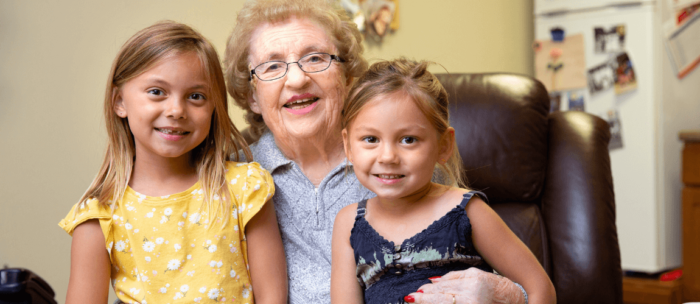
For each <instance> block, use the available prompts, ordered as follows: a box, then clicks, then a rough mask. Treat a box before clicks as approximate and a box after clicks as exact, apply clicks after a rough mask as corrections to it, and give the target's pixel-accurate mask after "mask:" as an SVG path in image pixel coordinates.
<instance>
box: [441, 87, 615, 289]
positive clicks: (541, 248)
mask: <svg viewBox="0 0 700 304" xmlns="http://www.w3.org/2000/svg"><path fill="white" fill-rule="evenodd" d="M436 76H437V77H438V79H439V80H440V82H441V83H442V84H443V86H444V87H445V89H446V90H447V93H448V95H449V98H450V123H451V124H452V127H454V128H455V136H456V140H457V143H458V148H459V152H460V155H461V156H462V159H463V161H464V169H465V173H466V176H467V179H468V183H469V187H470V188H472V189H476V190H481V191H484V192H485V193H486V195H487V196H488V197H489V203H490V204H491V206H492V207H493V209H494V210H495V211H496V212H497V213H498V214H499V215H500V216H501V218H503V220H504V221H505V222H506V224H507V225H508V226H509V227H510V228H511V230H513V231H514V232H515V234H516V235H517V236H518V237H519V238H520V239H521V240H522V241H523V242H524V243H525V244H526V245H527V246H528V247H529V248H530V250H532V252H533V253H534V254H535V256H536V257H537V259H538V260H539V261H540V263H541V264H542V266H543V267H544V269H545V271H546V272H547V274H548V275H549V276H550V278H551V279H552V282H553V283H554V286H555V289H556V291H557V301H558V303H622V269H621V264H620V249H619V244H618V240H617V228H616V226H615V197H614V193H613V187H612V185H613V184H612V175H611V172H610V158H609V153H608V142H609V139H610V130H609V126H608V124H607V123H606V122H605V121H604V120H602V119H600V118H598V117H596V116H593V115H590V114H587V113H583V112H571V111H569V112H554V113H552V114H549V113H548V111H549V96H548V93H547V91H546V89H545V88H544V86H543V85H542V84H541V83H539V82H538V81H537V80H535V79H533V78H530V77H527V76H522V75H515V74H502V73H497V74H451V75H448V74H438V75H436Z"/></svg>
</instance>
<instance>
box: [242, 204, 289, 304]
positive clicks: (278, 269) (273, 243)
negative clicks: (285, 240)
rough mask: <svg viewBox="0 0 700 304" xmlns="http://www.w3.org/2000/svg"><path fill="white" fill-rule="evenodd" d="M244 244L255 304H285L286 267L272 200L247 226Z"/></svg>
mask: <svg viewBox="0 0 700 304" xmlns="http://www.w3.org/2000/svg"><path fill="white" fill-rule="evenodd" d="M246 240H247V242H248V262H249V265H250V277H251V278H250V279H251V284H252V285H253V296H254V297H255V302H256V303H260V304H264V303H274V304H278V303H287V264H286V261H285V256H284V246H283V245H282V237H281V236H280V230H279V226H277V215H276V214H275V206H274V203H273V202H272V200H268V201H267V202H266V203H265V205H263V207H262V209H260V211H259V212H258V213H257V214H256V215H255V216H254V217H253V218H252V219H251V220H250V222H248V225H247V227H246Z"/></svg>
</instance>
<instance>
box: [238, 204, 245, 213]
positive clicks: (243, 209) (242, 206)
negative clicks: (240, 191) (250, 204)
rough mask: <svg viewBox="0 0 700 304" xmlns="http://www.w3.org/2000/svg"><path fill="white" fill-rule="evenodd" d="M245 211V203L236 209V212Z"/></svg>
mask: <svg viewBox="0 0 700 304" xmlns="http://www.w3.org/2000/svg"><path fill="white" fill-rule="evenodd" d="M243 211H245V204H242V205H241V208H239V209H238V213H243Z"/></svg>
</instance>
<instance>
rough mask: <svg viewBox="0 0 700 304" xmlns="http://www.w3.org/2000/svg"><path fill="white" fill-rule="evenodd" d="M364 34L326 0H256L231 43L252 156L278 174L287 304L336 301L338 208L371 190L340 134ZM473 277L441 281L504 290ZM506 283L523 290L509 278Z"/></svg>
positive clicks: (463, 288) (363, 65) (233, 81)
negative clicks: (253, 140) (333, 267)
mask: <svg viewBox="0 0 700 304" xmlns="http://www.w3.org/2000/svg"><path fill="white" fill-rule="evenodd" d="M361 41H362V36H361V35H360V32H359V31H358V30H357V27H356V26H355V24H354V23H353V22H352V21H350V19H349V18H348V17H347V16H346V15H345V13H344V12H343V11H342V10H338V9H337V8H335V7H333V6H332V5H330V4H329V3H328V1H327V0H293V1H289V0H269V1H264V0H262V1H261V0H259V1H249V2H247V3H246V4H245V6H244V7H243V9H242V10H241V11H240V12H239V14H238V19H237V24H236V27H235V29H234V30H233V33H232V34H231V37H230V38H229V41H228V45H227V47H226V55H225V70H226V78H227V81H228V84H227V85H228V92H229V93H230V94H231V96H233V98H234V99H235V101H236V103H237V104H238V105H239V106H240V107H242V108H243V109H245V110H246V112H247V115H246V119H247V121H248V123H250V129H249V132H250V133H251V134H252V135H253V136H254V137H256V138H259V139H258V140H257V142H256V143H255V144H253V145H252V146H251V150H252V152H253V157H254V160H255V161H257V162H259V163H260V164H261V165H262V166H263V167H264V168H265V169H267V170H268V171H270V173H271V174H272V176H273V178H274V180H275V185H276V189H277V190H276V192H275V195H274V197H273V200H274V202H275V208H276V210H277V218H278V221H279V226H280V230H281V233H282V239H283V242H284V248H285V251H286V255H287V268H288V275H289V301H290V303H329V302H330V276H331V235H332V231H333V221H334V219H335V216H336V214H337V213H338V211H339V210H340V209H342V208H343V207H345V206H347V205H349V204H351V203H355V202H358V201H360V200H363V199H367V198H371V197H373V196H374V194H373V193H372V192H370V191H369V190H367V189H366V188H364V187H362V185H360V183H359V182H358V181H357V179H356V178H355V175H354V174H353V173H352V170H346V169H348V163H347V162H346V161H345V154H344V151H343V142H342V137H341V124H340V117H341V109H342V108H343V100H344V98H345V97H346V94H347V92H348V91H349V88H350V86H351V85H352V83H353V80H354V79H356V78H357V77H358V76H360V75H361V74H362V73H363V72H364V71H365V70H366V69H367V62H366V61H365V60H364V59H363V58H362V56H361V54H362V51H363V48H362V44H361ZM470 275H471V274H463V275H455V276H454V277H455V279H456V280H460V279H461V280H463V283H464V284H455V282H456V281H452V283H449V282H448V283H444V282H439V283H435V285H440V284H444V285H445V288H447V289H445V288H443V290H445V291H449V293H452V294H459V293H468V294H476V291H478V293H479V294H485V295H490V296H492V295H493V294H494V290H498V288H496V287H497V286H496V285H497V284H498V282H499V281H498V280H497V279H494V278H496V276H495V275H493V274H487V273H483V272H482V274H480V275H482V276H480V277H478V278H477V279H470V278H469V276H470ZM484 278H485V279H484ZM467 281H469V283H468V284H467ZM474 282H477V283H479V284H480V285H479V284H473V283H474ZM508 282H510V281H508ZM448 285H449V286H459V288H460V290H451V289H450V288H448V287H449V286H448ZM472 285H473V286H472ZM475 286H480V287H475ZM501 287H503V284H501ZM506 287H509V288H510V287H512V288H515V290H516V291H517V292H520V290H519V289H518V287H516V286H515V285H513V284H512V282H510V285H507V286H506ZM452 289H454V287H452ZM504 290H508V288H505V289H504ZM421 301H423V302H425V303H428V302H429V301H431V300H430V298H428V297H426V298H425V299H423V300H421V299H416V302H417V303H418V302H421Z"/></svg>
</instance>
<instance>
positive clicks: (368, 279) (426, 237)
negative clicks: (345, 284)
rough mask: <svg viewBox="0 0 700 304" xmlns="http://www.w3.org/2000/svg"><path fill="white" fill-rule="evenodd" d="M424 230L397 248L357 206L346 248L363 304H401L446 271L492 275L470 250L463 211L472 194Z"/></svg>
mask: <svg viewBox="0 0 700 304" xmlns="http://www.w3.org/2000/svg"><path fill="white" fill-rule="evenodd" d="M476 193H478V194H479V196H480V197H482V198H484V199H486V196H485V195H484V194H483V193H481V192H476V191H472V192H469V193H466V194H464V198H463V199H462V202H461V203H460V204H459V205H458V206H456V207H455V208H454V209H452V210H450V212H448V213H447V214H445V215H444V216H443V217H441V218H440V219H438V220H437V221H435V222H433V223H432V224H431V225H430V226H428V228H426V229H425V230H423V231H421V232H419V233H418V234H416V235H414V236H413V237H411V238H409V239H406V240H405V241H404V242H403V243H402V244H399V245H396V244H394V242H390V241H387V240H386V239H385V238H384V237H382V236H381V235H379V233H377V231H376V230H374V228H372V226H371V225H370V224H369V223H368V222H367V220H366V219H365V213H366V210H367V209H366V207H367V200H364V201H361V202H360V203H359V204H358V206H357V216H355V226H354V227H353V228H352V231H351V233H350V245H351V246H352V248H353V249H354V251H355V262H356V263H357V280H358V281H359V283H360V286H362V288H363V289H364V295H365V303H367V304H387V303H391V304H394V303H404V300H403V298H404V297H405V296H406V295H408V294H410V293H412V292H415V291H417V290H418V288H419V287H421V286H422V285H424V284H427V283H430V280H428V278H430V277H434V276H442V275H445V274H447V273H448V272H450V271H454V270H465V269H468V268H470V267H476V268H479V269H481V270H483V271H487V272H492V271H493V269H492V268H491V266H489V265H488V264H487V263H486V262H485V261H484V260H483V259H482V258H481V256H480V255H479V254H478V253H477V252H476V249H474V244H473V243H472V237H471V235H472V226H471V224H470V222H469V218H468V217H467V213H466V212H465V211H464V208H465V207H466V206H467V203H468V202H469V200H470V199H471V198H472V196H473V195H474V194H476Z"/></svg>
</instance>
